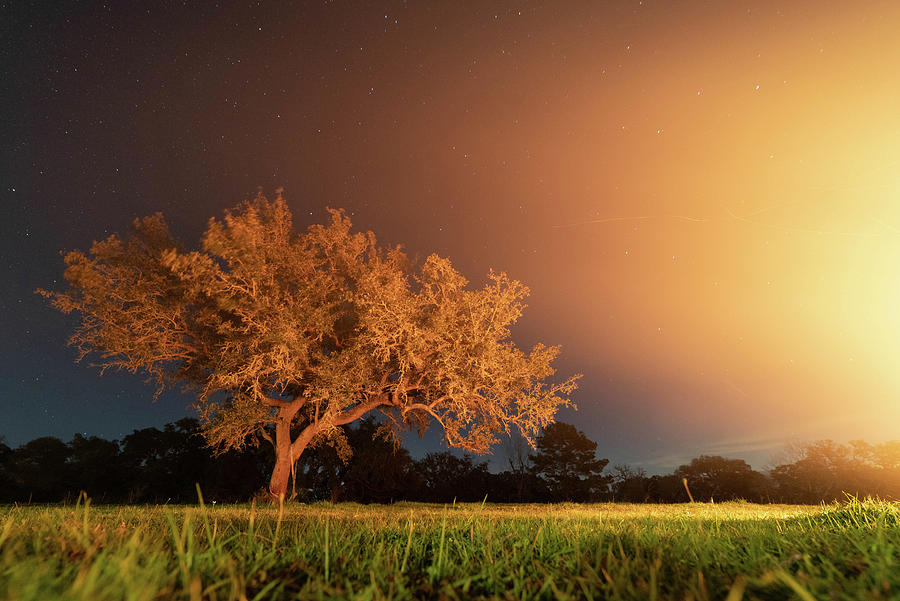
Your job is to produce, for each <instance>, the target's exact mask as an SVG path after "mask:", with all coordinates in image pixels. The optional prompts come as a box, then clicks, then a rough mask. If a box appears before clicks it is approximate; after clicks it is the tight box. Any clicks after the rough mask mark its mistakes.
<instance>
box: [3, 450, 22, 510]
mask: <svg viewBox="0 0 900 601" xmlns="http://www.w3.org/2000/svg"><path fill="white" fill-rule="evenodd" d="M11 463H12V449H11V448H9V447H8V446H7V445H6V440H5V439H4V438H3V437H2V436H0V502H2V501H11V500H13V499H15V498H17V496H18V492H19V491H18V485H17V483H16V481H15V479H14V478H13V470H12V465H11Z"/></svg>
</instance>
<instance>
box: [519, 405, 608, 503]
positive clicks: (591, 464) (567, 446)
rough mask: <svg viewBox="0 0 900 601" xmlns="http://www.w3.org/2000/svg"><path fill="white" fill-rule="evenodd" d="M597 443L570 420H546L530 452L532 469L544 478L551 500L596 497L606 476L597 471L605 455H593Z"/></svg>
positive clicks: (604, 485) (603, 488) (603, 490)
mask: <svg viewBox="0 0 900 601" xmlns="http://www.w3.org/2000/svg"><path fill="white" fill-rule="evenodd" d="M596 450H597V443H596V442H594V441H592V440H590V439H589V438H588V437H587V436H585V435H584V433H583V432H581V431H580V430H578V429H577V428H575V426H573V425H571V424H567V423H565V422H556V423H553V424H550V425H549V426H547V427H546V428H544V431H543V432H542V433H541V435H540V436H539V437H538V439H537V451H536V452H535V453H534V454H533V455H531V463H532V465H533V466H534V467H533V469H534V473H536V474H537V475H538V476H540V477H541V478H543V479H544V480H545V481H546V482H547V486H548V488H549V489H550V494H551V497H552V499H553V500H554V501H590V500H598V499H599V498H601V497H602V496H603V495H604V494H605V493H606V492H607V486H608V483H609V480H608V479H607V478H606V477H604V476H603V475H602V474H601V472H603V468H605V467H606V465H607V464H608V463H609V460H608V459H597V457H596Z"/></svg>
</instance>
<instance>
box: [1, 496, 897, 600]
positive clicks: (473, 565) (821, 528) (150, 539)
mask: <svg viewBox="0 0 900 601" xmlns="http://www.w3.org/2000/svg"><path fill="white" fill-rule="evenodd" d="M0 598H2V599H9V600H21V601H26V600H40V601H49V600H53V599H65V600H67V601H69V600H73V601H74V600H80V599H84V600H91V601H98V600H103V599H126V600H129V601H140V600H147V601H149V600H158V599H189V600H192V601H193V600H198V599H217V600H224V599H241V600H243V599H247V600H251V599H422V598H425V599H439V600H444V599H466V598H468V599H695V600H704V599H728V600H729V601H732V600H737V599H803V600H809V599H900V505H897V504H889V503H881V502H874V501H866V502H856V501H853V502H850V503H848V504H843V505H832V506H825V507H814V506H812V507H811V506H789V505H751V504H745V503H724V504H691V505H666V506H663V505H620V504H600V505H549V506H547V505H524V506H513V505H491V504H484V505H480V504H465V505H453V506H447V507H444V506H438V505H422V504H397V505H392V506H363V505H328V504H321V505H285V507H284V508H283V509H279V508H278V507H275V508H272V507H250V506H246V505H243V506H224V507H223V506H209V505H207V506H205V507H202V506H176V507H115V506H109V507H93V506H91V505H90V504H84V503H81V504H79V505H77V506H51V507H35V506H31V507H3V508H0Z"/></svg>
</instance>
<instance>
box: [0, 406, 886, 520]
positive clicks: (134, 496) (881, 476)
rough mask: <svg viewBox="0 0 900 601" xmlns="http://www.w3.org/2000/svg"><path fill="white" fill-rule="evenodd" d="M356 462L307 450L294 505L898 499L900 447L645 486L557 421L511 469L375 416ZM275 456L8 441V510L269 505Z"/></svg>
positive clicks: (693, 474) (841, 449)
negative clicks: (78, 503) (408, 439)
mask: <svg viewBox="0 0 900 601" xmlns="http://www.w3.org/2000/svg"><path fill="white" fill-rule="evenodd" d="M344 433H345V435H346V440H347V443H348V444H349V446H350V448H352V450H353V453H352V456H350V458H349V459H347V458H346V455H347V454H346V453H345V452H343V450H342V449H340V448H335V447H333V446H324V445H323V446H320V447H316V448H313V449H310V450H308V451H307V452H306V453H304V454H303V456H302V457H301V458H300V460H299V461H298V462H297V464H296V467H295V469H294V472H293V474H292V479H291V486H290V491H289V492H290V497H291V498H293V499H296V500H298V501H303V502H311V501H317V500H330V501H357V502H361V503H390V502H393V501H400V500H413V501H430V502H439V503H446V502H451V501H453V500H454V499H456V500H457V501H461V502H466V501H469V502H471V501H481V500H482V499H484V498H485V496H487V498H488V499H489V500H491V501H494V502H562V501H574V502H590V501H623V502H636V503H642V502H653V503H681V502H686V501H688V500H690V498H689V496H688V495H689V494H690V496H692V497H693V499H694V500H696V501H710V500H712V501H727V500H735V499H744V500H747V501H753V502H762V503H767V502H785V503H818V502H821V501H832V500H836V499H843V498H845V495H847V494H851V495H856V496H860V497H865V496H877V497H881V498H888V499H900V441H892V442H887V443H883V444H876V445H873V444H869V443H865V442H861V441H854V442H851V443H849V444H837V443H835V442H832V441H830V440H825V441H817V442H812V443H809V444H806V445H803V446H800V447H797V448H795V449H793V451H792V453H791V456H790V457H789V458H788V459H786V460H785V461H784V463H782V464H780V465H778V466H776V467H775V468H773V469H772V470H770V471H768V472H760V471H756V470H753V469H752V468H751V467H750V465H749V464H748V463H747V462H745V461H743V460H741V459H729V458H725V457H720V456H708V455H703V456H700V457H697V458H696V459H694V460H692V461H691V462H690V463H688V464H686V465H682V466H680V467H679V468H677V469H676V470H675V471H674V472H673V473H671V474H668V475H653V476H648V475H647V474H646V473H645V472H644V470H643V469H641V468H635V467H631V466H628V465H616V466H613V467H612V468H611V469H607V468H608V463H609V462H608V460H606V459H600V458H597V456H596V447H597V445H596V443H594V442H593V441H591V440H589V439H588V438H587V437H586V436H585V435H584V434H583V433H582V432H580V431H579V430H577V429H576V428H575V427H574V426H572V425H570V424H566V423H563V422H557V423H554V424H551V425H550V426H548V427H547V428H545V429H544V431H543V433H542V434H541V436H539V437H538V439H537V441H536V443H537V448H536V449H531V448H530V447H528V446H527V445H525V444H524V442H522V441H516V440H513V441H511V442H510V443H509V444H508V445H507V446H506V448H505V455H506V458H507V464H508V465H507V469H506V470H504V471H502V472H500V473H492V472H490V471H488V464H487V462H479V461H476V460H474V459H473V458H472V457H471V456H469V455H463V456H459V455H456V454H453V453H450V452H438V453H429V454H428V455H426V456H425V457H424V458H422V459H419V460H414V459H413V458H412V457H411V456H410V454H409V452H408V451H407V450H406V449H404V448H402V447H397V446H395V443H394V442H393V441H392V440H391V439H390V438H381V437H379V436H378V423H377V422H376V421H374V420H372V419H365V420H362V421H359V422H357V423H356V424H355V425H354V426H352V427H350V426H344ZM271 452H272V451H271V449H269V448H267V447H259V448H256V447H252V446H251V447H247V448H244V449H243V450H239V451H238V450H231V451H229V452H227V453H223V454H221V455H218V456H213V455H211V454H210V452H209V449H208V448H207V446H206V442H205V440H204V439H203V437H202V436H201V435H200V425H199V423H198V422H197V421H196V420H193V419H182V420H180V421H178V422H175V423H173V424H168V425H166V426H165V427H164V428H163V429H161V430H160V429H158V428H145V429H143V430H135V431H134V432H132V433H131V434H129V435H128V436H125V437H124V438H123V439H122V440H120V441H109V440H104V439H102V438H98V437H95V436H90V437H86V436H82V435H80V434H76V435H75V437H74V438H73V439H72V440H71V441H70V442H68V443H65V442H63V441H61V440H60V439H58V438H54V437H43V438H37V439H35V440H32V441H30V442H28V443H26V444H23V445H22V446H20V447H18V448H15V449H11V448H10V447H9V446H7V445H6V444H4V443H3V442H2V440H0V502H35V503H44V502H57V501H64V500H67V499H68V500H73V499H74V498H75V497H76V496H77V495H78V494H79V492H80V491H82V490H84V491H86V492H87V493H88V495H89V496H90V497H91V498H92V499H94V502H100V503H104V502H106V503H165V502H170V503H180V502H192V501H194V500H196V484H199V485H200V487H201V489H202V490H203V493H204V496H205V497H206V498H207V499H208V500H216V501H218V502H234V501H247V500H250V499H251V498H252V497H254V496H256V495H258V496H260V497H263V498H265V497H266V485H267V482H268V476H269V474H268V472H269V467H270V465H271V457H270V455H271Z"/></svg>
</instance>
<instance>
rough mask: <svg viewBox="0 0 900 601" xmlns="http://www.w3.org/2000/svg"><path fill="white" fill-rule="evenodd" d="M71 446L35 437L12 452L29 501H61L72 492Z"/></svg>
mask: <svg viewBox="0 0 900 601" xmlns="http://www.w3.org/2000/svg"><path fill="white" fill-rule="evenodd" d="M69 454H70V450H69V447H68V446H67V445H66V443H64V442H63V441H61V440H60V439H58V438H56V437H53V436H44V437H42V438H35V439H34V440H32V441H30V442H27V443H25V444H24V445H22V446H20V447H19V448H17V449H15V450H14V451H13V452H12V457H11V463H12V468H13V474H14V476H15V478H16V480H17V484H18V487H19V490H20V491H21V494H23V495H24V497H25V500H31V501H35V502H49V501H59V500H60V499H62V498H63V497H64V496H65V495H66V493H67V492H68V491H69V489H70V472H69V464H68V459H69Z"/></svg>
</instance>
